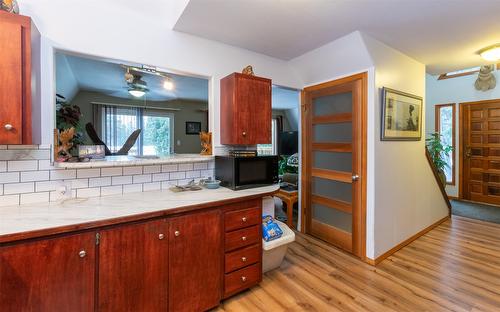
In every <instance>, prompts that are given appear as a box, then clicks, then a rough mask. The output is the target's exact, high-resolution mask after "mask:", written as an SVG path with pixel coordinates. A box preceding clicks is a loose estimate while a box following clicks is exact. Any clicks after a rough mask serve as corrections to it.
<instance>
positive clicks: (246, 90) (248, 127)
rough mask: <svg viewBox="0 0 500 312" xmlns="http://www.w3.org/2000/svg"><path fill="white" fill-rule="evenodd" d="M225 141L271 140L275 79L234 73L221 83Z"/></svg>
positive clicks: (221, 121)
mask: <svg viewBox="0 0 500 312" xmlns="http://www.w3.org/2000/svg"><path fill="white" fill-rule="evenodd" d="M220 88H221V92H220V102H221V107H220V110H221V111H220V128H221V129H220V133H221V143H222V144H227V145H255V144H270V143H271V118H272V112H271V80H270V79H267V78H261V77H255V76H250V75H244V74H239V73H233V74H231V75H229V76H227V77H225V78H223V79H222V80H221V83H220Z"/></svg>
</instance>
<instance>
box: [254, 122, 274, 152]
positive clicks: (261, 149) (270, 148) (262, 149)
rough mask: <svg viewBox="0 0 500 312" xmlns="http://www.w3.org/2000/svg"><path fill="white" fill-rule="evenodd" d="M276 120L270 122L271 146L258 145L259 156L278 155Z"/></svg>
mask: <svg viewBox="0 0 500 312" xmlns="http://www.w3.org/2000/svg"><path fill="white" fill-rule="evenodd" d="M278 128H279V127H278V118H273V119H272V120H271V144H258V145H257V153H258V154H259V155H278V133H279V130H278Z"/></svg>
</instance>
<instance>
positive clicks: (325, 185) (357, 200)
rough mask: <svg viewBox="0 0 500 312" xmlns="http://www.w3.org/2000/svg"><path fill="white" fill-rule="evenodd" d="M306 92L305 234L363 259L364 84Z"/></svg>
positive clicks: (328, 86)
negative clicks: (361, 224) (362, 125)
mask: <svg viewBox="0 0 500 312" xmlns="http://www.w3.org/2000/svg"><path fill="white" fill-rule="evenodd" d="M323 85H324V87H322V85H319V86H315V87H311V88H313V90H308V88H306V89H305V90H304V100H305V110H306V111H305V122H306V128H305V133H304V136H305V143H306V144H305V146H304V147H303V148H304V149H305V150H304V151H303V155H304V158H305V163H304V165H305V167H306V168H305V171H304V173H305V175H306V176H305V179H303V181H305V182H306V183H305V185H304V193H303V196H305V198H306V199H305V203H306V210H307V214H306V232H307V233H309V234H311V235H313V236H316V237H318V238H320V239H323V240H325V241H327V242H329V243H331V244H333V245H335V246H338V247H340V248H342V249H344V250H346V251H348V252H351V253H353V254H356V255H359V256H361V246H360V245H361V243H360V240H359V239H360V236H361V235H362V233H361V226H360V222H361V209H360V208H361V207H360V205H361V183H360V179H361V177H360V174H361V165H362V164H361V160H362V154H361V142H362V140H361V135H362V131H361V124H362V123H361V107H362V106H361V104H362V100H363V99H362V80H359V79H352V80H348V81H347V82H345V83H335V82H332V83H326V84H323Z"/></svg>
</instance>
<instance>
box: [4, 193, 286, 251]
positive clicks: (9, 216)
mask: <svg viewBox="0 0 500 312" xmlns="http://www.w3.org/2000/svg"><path fill="white" fill-rule="evenodd" d="M278 190H279V186H278V185H273V186H266V187H260V188H253V189H247V190H240V191H233V190H230V189H227V188H219V189H216V190H208V189H203V190H200V191H187V192H180V193H175V192H172V191H169V190H162V191H151V192H142V193H130V194H124V195H112V196H103V197H95V198H85V199H84V198H81V199H79V198H76V199H69V200H66V201H64V202H54V203H41V204H29V205H21V206H6V207H1V208H0V243H6V242H11V241H16V240H21V239H30V238H36V237H40V236H46V235H52V234H60V233H65V232H70V231H77V230H82V229H92V228H96V227H101V226H107V225H112V224H116V223H124V222H131V221H138V220H143V219H148V218H155V217H162V216H167V215H171V214H174V213H180V212H186V211H192V210H197V209H203V208H208V207H215V206H217V205H223V204H229V203H232V202H237V201H241V200H242V199H243V200H244V199H252V198H258V197H263V196H266V195H270V194H273V193H275V192H277V191H278Z"/></svg>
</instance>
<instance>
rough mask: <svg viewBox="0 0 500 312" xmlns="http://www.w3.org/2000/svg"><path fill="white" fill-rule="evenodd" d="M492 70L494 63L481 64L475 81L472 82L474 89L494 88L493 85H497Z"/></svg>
mask: <svg viewBox="0 0 500 312" xmlns="http://www.w3.org/2000/svg"><path fill="white" fill-rule="evenodd" d="M494 70H495V65H483V66H481V69H479V74H478V76H477V80H476V83H475V84H474V86H475V87H476V90H479V91H488V90H491V89H494V88H495V86H496V85H497V80H496V78H495V75H493V71H494Z"/></svg>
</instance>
